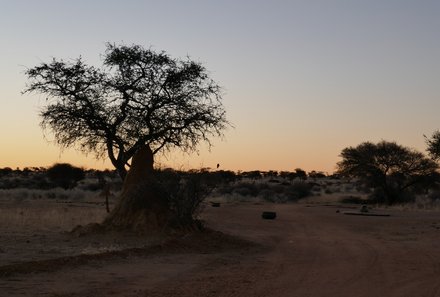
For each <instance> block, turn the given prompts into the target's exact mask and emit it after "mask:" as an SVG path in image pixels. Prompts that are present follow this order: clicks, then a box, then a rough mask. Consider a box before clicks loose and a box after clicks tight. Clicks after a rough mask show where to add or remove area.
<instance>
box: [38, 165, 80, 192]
mask: <svg viewBox="0 0 440 297" xmlns="http://www.w3.org/2000/svg"><path fill="white" fill-rule="evenodd" d="M46 174H47V176H48V177H49V179H50V180H51V181H52V182H53V183H54V184H55V185H57V186H59V187H61V188H63V189H66V190H67V189H71V188H73V187H75V186H76V184H77V182H78V181H80V180H82V179H84V178H85V172H84V169H82V168H79V167H75V166H72V165H71V164H68V163H56V164H54V165H52V166H51V167H49V168H48V169H47V172H46Z"/></svg>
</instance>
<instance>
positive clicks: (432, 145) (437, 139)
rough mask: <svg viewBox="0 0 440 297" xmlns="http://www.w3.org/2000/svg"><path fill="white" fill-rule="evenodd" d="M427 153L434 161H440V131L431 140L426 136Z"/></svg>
mask: <svg viewBox="0 0 440 297" xmlns="http://www.w3.org/2000/svg"><path fill="white" fill-rule="evenodd" d="M425 139H426V144H427V145H428V148H427V151H428V153H429V155H430V156H431V157H432V158H433V159H436V160H438V159H440V131H435V132H434V133H433V134H432V136H431V138H428V137H426V136H425Z"/></svg>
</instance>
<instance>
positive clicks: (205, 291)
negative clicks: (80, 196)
mask: <svg viewBox="0 0 440 297" xmlns="http://www.w3.org/2000/svg"><path fill="white" fill-rule="evenodd" d="M267 210H269V211H276V212H277V218H276V219H275V220H263V219H262V218H261V212H262V211H267ZM337 210H339V212H338V211H337ZM346 210H347V211H348V209H343V208H340V207H339V208H338V206H324V205H307V204H278V205H275V204H257V205H255V204H229V205H225V204H222V205H221V207H218V208H214V207H212V208H211V207H209V208H207V209H206V210H205V212H204V213H203V219H204V220H205V221H206V224H207V225H208V226H209V227H211V228H213V229H215V230H219V231H222V232H223V233H226V234H231V235H234V236H238V237H240V238H244V239H246V240H249V241H251V242H252V243H255V244H249V245H248V244H246V243H243V242H240V241H237V243H234V242H229V244H226V245H222V244H221V243H220V241H219V239H218V238H217V239H216V240H217V241H215V240H214V242H211V243H210V242H204V241H203V239H202V238H201V237H200V236H198V237H196V238H191V237H188V238H186V239H185V238H183V239H182V240H187V241H192V243H193V244H188V245H187V246H186V247H185V248H176V246H174V248H167V247H164V248H163V249H159V250H148V251H145V253H143V252H138V253H134V254H132V255H130V254H129V255H125V256H120V255H119V256H118V255H116V256H115V257H113V256H108V257H103V258H98V259H95V260H93V261H86V262H85V263H82V264H81V265H71V264H69V265H63V262H61V263H58V262H54V263H52V264H53V265H58V266H59V267H58V266H57V267H55V268H54V271H47V272H38V273H30V274H29V273H10V274H3V275H2V276H0V296H94V297H100V296H179V297H186V296H289V297H292V296H301V297H307V296H310V297H311V296H338V297H341V296H369V297H370V296H388V297H393V296H396V297H397V296H399V297H402V296H408V297H415V296H417V297H422V296H436V297H439V296H440V252H439V251H440V213H439V212H428V211H423V212H416V211H396V210H386V212H387V213H389V214H390V215H391V216H389V217H373V216H352V215H344V211H346ZM207 238H208V239H207V240H208V241H209V240H212V236H207ZM70 240H74V239H70ZM81 240H82V239H81ZM228 240H230V239H228ZM23 244H24V243H23ZM23 244H22V245H23ZM176 245H177V246H178V245H179V243H177V244H176ZM217 247H218V248H217ZM19 248H20V245H18V246H17V249H19ZM15 263H17V262H15ZM3 264H4V265H3V266H1V267H0V270H1V269H2V267H3V268H4V267H5V266H6V264H8V263H3ZM9 264H10V263H9Z"/></svg>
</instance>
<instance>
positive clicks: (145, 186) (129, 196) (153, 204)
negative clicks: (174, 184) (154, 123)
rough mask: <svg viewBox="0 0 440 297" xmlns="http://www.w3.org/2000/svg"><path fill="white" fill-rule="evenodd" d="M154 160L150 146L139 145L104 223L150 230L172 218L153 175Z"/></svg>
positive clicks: (116, 226) (124, 227)
mask: <svg viewBox="0 0 440 297" xmlns="http://www.w3.org/2000/svg"><path fill="white" fill-rule="evenodd" d="M153 163H154V159H153V153H152V151H151V149H150V147H149V146H147V145H145V146H142V147H141V148H139V149H138V151H137V152H136V153H135V155H134V156H133V159H132V163H131V168H130V170H129V171H128V173H127V176H126V177H125V180H124V184H123V188H122V192H121V194H120V197H119V200H118V202H117V204H116V206H115V208H114V209H113V210H112V212H111V213H110V214H109V215H108V217H107V218H106V219H105V221H104V225H105V226H106V227H110V228H116V229H131V230H135V231H146V232H150V231H161V230H163V229H165V228H166V227H167V226H169V224H170V223H171V222H172V220H173V215H172V212H171V211H170V208H169V204H168V197H167V194H166V192H165V191H164V190H163V188H162V187H161V186H160V184H159V183H158V182H157V180H156V179H155V177H154V170H153Z"/></svg>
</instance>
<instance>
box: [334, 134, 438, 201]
mask: <svg viewBox="0 0 440 297" xmlns="http://www.w3.org/2000/svg"><path fill="white" fill-rule="evenodd" d="M340 156H341V157H342V160H341V161H340V162H339V163H338V164H337V166H338V173H339V174H341V175H343V176H348V177H356V178H359V179H360V180H362V181H364V182H365V183H367V184H368V185H369V186H371V187H373V188H375V190H376V195H379V196H378V197H376V198H382V200H383V201H382V202H385V203H388V204H393V203H396V202H400V201H402V200H404V199H405V197H407V196H406V194H408V193H410V192H411V191H414V190H416V189H417V188H418V187H419V186H421V185H429V184H431V183H433V182H434V181H435V179H437V176H438V174H437V171H436V170H437V168H438V165H437V164H436V163H435V162H434V161H433V160H431V159H429V158H427V157H425V156H424V155H423V154H422V153H420V152H418V151H415V150H413V149H410V148H406V147H403V146H401V145H398V144H396V143H395V142H388V141H381V142H379V143H377V144H374V143H371V142H364V143H361V144H359V145H358V146H356V147H348V148H345V149H343V150H342V152H341V155H340Z"/></svg>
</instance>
